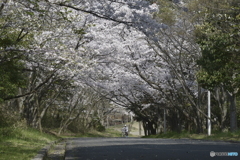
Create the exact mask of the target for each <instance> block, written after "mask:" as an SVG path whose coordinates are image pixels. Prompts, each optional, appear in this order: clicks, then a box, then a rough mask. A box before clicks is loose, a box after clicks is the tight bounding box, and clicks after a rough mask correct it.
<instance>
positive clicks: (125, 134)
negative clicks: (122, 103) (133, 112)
mask: <svg viewBox="0 0 240 160" xmlns="http://www.w3.org/2000/svg"><path fill="white" fill-rule="evenodd" d="M122 136H123V137H127V136H128V126H127V125H126V124H125V125H124V127H123V128H122Z"/></svg>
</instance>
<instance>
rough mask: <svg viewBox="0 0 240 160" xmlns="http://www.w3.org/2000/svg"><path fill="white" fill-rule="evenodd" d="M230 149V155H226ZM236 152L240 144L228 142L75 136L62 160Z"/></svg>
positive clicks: (146, 159) (190, 158)
mask: <svg viewBox="0 0 240 160" xmlns="http://www.w3.org/2000/svg"><path fill="white" fill-rule="evenodd" d="M211 151H212V152H211ZM210 152H211V155H212V156H210ZM230 152H232V155H234V156H226V154H229V153H230ZM230 154H231V153H230ZM238 154H240V143H232V142H214V141H204V140H190V139H143V138H75V139H69V140H67V143H66V152H65V160H228V159H229V160H236V159H240V155H238ZM236 155H237V156H236Z"/></svg>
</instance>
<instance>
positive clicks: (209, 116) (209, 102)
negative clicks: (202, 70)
mask: <svg viewBox="0 0 240 160" xmlns="http://www.w3.org/2000/svg"><path fill="white" fill-rule="evenodd" d="M210 96H211V93H210V91H208V136H210V135H211V97H210Z"/></svg>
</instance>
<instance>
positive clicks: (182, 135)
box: [143, 130, 240, 141]
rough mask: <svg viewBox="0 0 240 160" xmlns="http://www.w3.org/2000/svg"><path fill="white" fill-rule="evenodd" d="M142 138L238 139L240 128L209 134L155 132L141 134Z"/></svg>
mask: <svg viewBox="0 0 240 160" xmlns="http://www.w3.org/2000/svg"><path fill="white" fill-rule="evenodd" d="M143 138H170V139H179V138H189V139H206V140H222V141H240V130H239V131H236V132H213V133H212V134H211V135H210V136H208V135H207V134H192V133H188V132H181V133H176V132H167V133H166V134H163V133H162V134H157V135H150V136H143Z"/></svg>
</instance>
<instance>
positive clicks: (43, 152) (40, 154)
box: [31, 138, 64, 160]
mask: <svg viewBox="0 0 240 160" xmlns="http://www.w3.org/2000/svg"><path fill="white" fill-rule="evenodd" d="M63 140H64V139H63V138H61V139H59V140H57V141H54V142H52V143H50V144H48V145H46V146H45V147H43V148H42V149H41V150H40V151H39V152H38V154H37V155H36V156H35V157H34V158H33V159H31V160H44V159H46V158H47V153H48V151H49V150H50V148H51V147H52V145H54V144H57V143H59V142H61V141H63Z"/></svg>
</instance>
